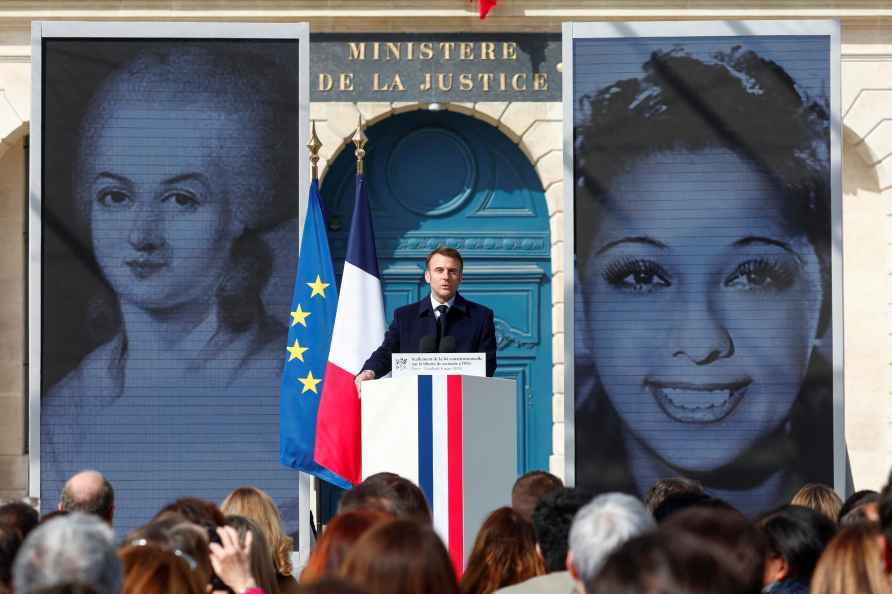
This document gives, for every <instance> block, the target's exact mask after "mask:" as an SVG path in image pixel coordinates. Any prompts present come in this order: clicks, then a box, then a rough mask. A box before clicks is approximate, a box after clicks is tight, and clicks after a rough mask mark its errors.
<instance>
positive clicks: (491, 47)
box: [480, 41, 496, 60]
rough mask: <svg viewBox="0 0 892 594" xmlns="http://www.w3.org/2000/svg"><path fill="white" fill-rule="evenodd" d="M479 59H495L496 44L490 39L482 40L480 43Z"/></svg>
mask: <svg viewBox="0 0 892 594" xmlns="http://www.w3.org/2000/svg"><path fill="white" fill-rule="evenodd" d="M480 59H481V60H495V59H496V44H495V43H493V42H492V41H484V42H483V43H481V44H480Z"/></svg>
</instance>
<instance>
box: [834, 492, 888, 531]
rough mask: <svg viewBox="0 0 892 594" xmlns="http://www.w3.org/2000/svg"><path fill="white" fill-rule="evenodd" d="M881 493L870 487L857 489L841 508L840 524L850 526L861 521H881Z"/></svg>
mask: <svg viewBox="0 0 892 594" xmlns="http://www.w3.org/2000/svg"><path fill="white" fill-rule="evenodd" d="M879 501H880V494H879V493H877V492H876V491H871V490H870V489H863V490H861V491H855V492H854V493H852V494H851V495H849V498H848V499H846V500H845V501H844V502H843V504H842V507H841V508H839V518H838V521H839V525H840V526H848V525H850V524H856V523H860V522H875V523H879V521H880V511H879Z"/></svg>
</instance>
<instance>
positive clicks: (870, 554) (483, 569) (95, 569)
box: [0, 471, 892, 594]
mask: <svg viewBox="0 0 892 594" xmlns="http://www.w3.org/2000/svg"><path fill="white" fill-rule="evenodd" d="M506 499H507V494H506ZM114 517H115V497H114V489H113V487H112V485H111V484H110V483H109V481H108V480H107V479H106V478H105V477H103V476H102V475H101V474H99V473H98V472H95V471H83V472H80V473H78V474H76V475H75V476H73V477H71V479H70V480H69V481H68V482H67V483H66V485H65V488H64V490H63V492H62V494H61V496H60V504H59V509H58V510H56V511H53V512H51V513H47V514H44V516H43V517H40V516H39V515H38V512H37V511H36V510H35V509H34V508H33V507H31V506H30V505H28V504H27V503H24V502H11V503H7V504H5V505H3V506H0V594H6V593H14V594H210V593H214V594H227V593H228V594H491V593H497V594H539V593H542V594H546V593H555V594H626V593H628V594H701V593H702V594H713V593H714V594H756V593H759V592H765V593H768V594H803V593H804V594H808V593H811V594H892V551H890V548H889V544H888V543H892V475H890V484H889V485H887V486H886V487H885V488H884V489H883V491H882V492H881V493H878V492H875V491H858V492H856V493H854V494H853V495H851V496H850V497H849V498H848V499H847V500H846V501H844V502H843V501H842V500H841V499H840V498H839V496H838V495H837V494H836V493H835V492H834V491H833V490H832V489H831V488H830V487H828V486H825V485H820V484H809V485H806V486H804V487H802V489H800V490H799V492H797V493H796V495H795V496H794V497H793V499H792V500H791V501H790V503H789V504H786V505H783V506H781V507H778V508H776V509H772V510H769V511H766V512H764V513H762V514H760V515H758V516H757V517H755V518H747V517H746V516H744V514H742V513H741V512H740V511H738V510H736V509H734V508H733V507H732V506H731V505H730V504H728V503H727V502H725V501H723V500H722V499H719V498H717V497H715V496H712V495H710V494H709V493H708V492H706V491H705V490H704V489H703V486H702V485H701V484H699V483H697V482H696V481H693V480H690V479H684V478H668V479H662V480H660V481H658V482H657V483H656V484H654V485H653V487H652V488H651V489H650V490H649V491H648V493H647V495H646V497H645V500H644V501H641V500H639V499H638V498H636V497H633V496H631V495H627V494H623V493H603V494H597V495H593V494H592V493H589V492H586V491H585V490H583V489H579V488H570V487H565V486H564V485H563V484H562V482H561V480H560V479H558V478H557V477H555V476H553V475H551V474H549V473H547V472H543V471H533V472H530V473H527V474H525V475H523V476H522V477H520V478H519V479H518V480H517V481H516V483H515V484H514V488H513V490H512V493H511V505H510V506H505V507H501V508H499V509H496V510H494V511H493V512H492V513H490V514H489V516H488V517H487V518H486V519H485V521H484V522H483V524H482V526H481V527H480V529H479V532H478V533H477V535H476V538H475V541H474V544H473V547H472V548H471V550H470V552H469V554H468V556H467V559H466V561H465V564H464V566H463V567H461V568H457V567H456V566H455V564H454V562H453V559H452V558H450V554H449V552H448V551H447V548H446V546H445V545H444V543H443V541H442V540H441V538H440V536H439V535H438V534H437V532H436V531H435V530H434V528H433V525H432V516H431V511H430V507H429V506H428V502H427V501H426V499H425V496H424V494H423V493H422V491H421V490H420V489H419V488H418V486H417V485H415V484H414V483H412V482H411V481H409V480H407V479H405V478H403V477H400V476H398V475H396V474H392V473H380V474H376V475H374V476H371V477H369V478H367V479H366V480H365V481H363V482H362V483H360V484H358V485H356V486H355V487H354V488H353V489H351V490H350V491H347V492H346V493H345V494H344V496H343V497H342V498H341V501H340V505H339V508H338V513H337V514H336V515H335V516H334V518H332V519H331V521H330V522H329V523H328V524H327V525H326V526H325V527H324V530H323V531H322V532H321V534H320V535H319V538H318V540H317V541H316V543H315V546H314V547H313V549H312V552H311V554H310V557H309V560H308V562H307V564H306V565H305V566H304V567H302V568H296V567H294V566H293V565H292V560H291V559H292V556H291V553H292V550H293V548H294V543H293V541H292V539H291V538H290V537H289V536H287V535H286V534H285V531H284V530H283V527H282V522H281V518H280V514H279V510H278V509H277V508H276V505H275V503H274V502H273V500H272V499H271V498H270V497H269V496H268V495H267V494H266V493H264V492H263V491H261V490H259V489H256V488H254V487H241V488H239V489H236V490H235V491H233V492H232V493H230V494H229V496H228V497H226V499H225V500H224V501H222V502H221V503H220V504H219V505H217V504H215V503H213V502H210V501H206V500H202V499H198V498H182V499H178V500H176V501H174V502H172V503H170V504H169V505H167V506H165V507H164V508H163V509H161V510H159V511H158V513H157V514H156V515H155V517H154V518H152V519H151V520H150V521H149V522H148V523H147V524H145V525H144V526H142V527H141V528H138V529H137V530H135V531H133V532H131V533H130V534H127V535H117V536H116V535H115V532H114V529H113V526H114Z"/></svg>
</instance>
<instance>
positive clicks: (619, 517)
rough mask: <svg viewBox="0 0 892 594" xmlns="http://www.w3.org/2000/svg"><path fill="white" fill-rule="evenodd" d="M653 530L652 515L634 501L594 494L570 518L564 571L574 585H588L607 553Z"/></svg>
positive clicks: (619, 495) (617, 494)
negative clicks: (568, 541) (565, 569)
mask: <svg viewBox="0 0 892 594" xmlns="http://www.w3.org/2000/svg"><path fill="white" fill-rule="evenodd" d="M656 527H657V524H656V522H654V519H653V516H652V515H651V513H650V512H649V511H648V510H647V508H646V507H644V504H642V503H641V501H639V500H638V499H637V498H635V497H632V496H631V495H626V494H625V493H606V494H604V495H598V496H597V497H595V498H594V499H592V500H591V502H589V503H587V504H586V505H585V506H583V507H582V509H580V510H579V512H577V514H576V516H575V517H574V518H573V524H572V525H571V526H570V550H569V553H568V555H567V570H568V571H569V572H570V574H571V575H572V576H573V579H575V580H576V581H577V582H580V583H582V584H585V583H588V582H590V581H591V580H592V579H593V578H594V577H595V575H597V573H598V571H600V570H601V566H602V565H603V564H604V561H605V560H606V559H607V556H608V555H609V554H610V553H612V552H613V551H614V550H616V549H617V548H618V547H619V546H620V545H621V544H623V543H624V542H626V541H627V540H629V539H630V538H633V537H635V536H638V535H639V534H643V533H645V532H648V531H650V530H654V529H656Z"/></svg>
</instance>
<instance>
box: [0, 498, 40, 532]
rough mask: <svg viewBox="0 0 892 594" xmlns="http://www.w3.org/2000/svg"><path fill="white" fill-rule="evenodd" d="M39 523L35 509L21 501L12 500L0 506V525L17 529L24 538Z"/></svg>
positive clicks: (38, 515)
mask: <svg viewBox="0 0 892 594" xmlns="http://www.w3.org/2000/svg"><path fill="white" fill-rule="evenodd" d="M39 523H40V514H39V513H37V510H36V509H34V508H33V507H31V506H30V505H28V504H27V503H23V502H21V501H13V502H10V503H7V504H5V505H3V506H0V527H8V528H12V529H13V530H16V531H18V533H19V534H20V535H21V537H22V539H23V540H24V539H25V538H26V537H27V536H28V534H30V532H31V531H32V530H34V529H35V528H37V525H38V524H39Z"/></svg>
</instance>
